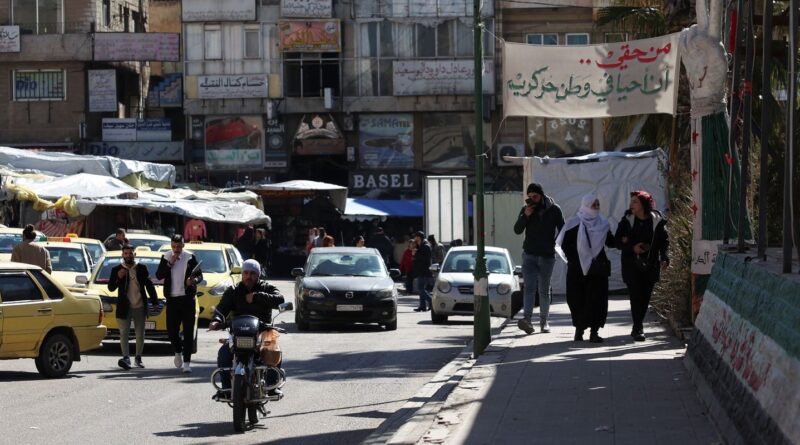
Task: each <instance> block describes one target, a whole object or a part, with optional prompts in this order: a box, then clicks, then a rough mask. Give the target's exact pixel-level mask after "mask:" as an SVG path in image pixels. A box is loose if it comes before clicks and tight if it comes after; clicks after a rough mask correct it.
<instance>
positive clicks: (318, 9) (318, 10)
mask: <svg viewBox="0 0 800 445" xmlns="http://www.w3.org/2000/svg"><path fill="white" fill-rule="evenodd" d="M332 15H333V7H332V2H331V0H281V17H287V18H288V17H299V18H303V17H310V18H329V17H331V16H332Z"/></svg>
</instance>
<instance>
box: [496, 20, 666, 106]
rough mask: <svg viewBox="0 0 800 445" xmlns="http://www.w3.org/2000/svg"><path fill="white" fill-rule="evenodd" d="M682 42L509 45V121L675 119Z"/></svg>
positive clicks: (505, 94)
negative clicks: (667, 116)
mask: <svg viewBox="0 0 800 445" xmlns="http://www.w3.org/2000/svg"><path fill="white" fill-rule="evenodd" d="M679 36H680V34H679V33H675V34H669V35H666V36H662V37H655V38H652V39H644V40H634V41H629V42H619V43H608V44H603V45H586V46H548V45H544V46H543V45H526V44H521V43H508V42H506V44H505V47H504V49H503V85H502V86H503V113H504V114H503V115H504V116H540V117H560V118H596V117H611V116H629V115H636V114H655V113H666V114H675V108H676V103H677V94H678V89H677V88H676V82H677V79H678V76H679V73H680V65H679V63H680V59H679V54H678V37H679Z"/></svg>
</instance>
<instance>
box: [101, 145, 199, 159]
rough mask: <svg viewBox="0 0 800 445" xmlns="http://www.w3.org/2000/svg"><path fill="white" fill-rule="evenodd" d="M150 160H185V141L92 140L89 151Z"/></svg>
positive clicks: (117, 156) (103, 154) (122, 157)
mask: <svg viewBox="0 0 800 445" xmlns="http://www.w3.org/2000/svg"><path fill="white" fill-rule="evenodd" d="M88 154H90V155H94V156H113V157H115V158H121V159H131V160H135V161H150V162H175V161H178V162H183V141H175V142H110V143H109V142H92V143H89V153H88Z"/></svg>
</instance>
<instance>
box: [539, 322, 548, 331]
mask: <svg viewBox="0 0 800 445" xmlns="http://www.w3.org/2000/svg"><path fill="white" fill-rule="evenodd" d="M539 327H540V328H541V329H542V332H543V333H545V334H547V333H549V332H550V323H548V322H547V320H545V321H543V322H541V323H539Z"/></svg>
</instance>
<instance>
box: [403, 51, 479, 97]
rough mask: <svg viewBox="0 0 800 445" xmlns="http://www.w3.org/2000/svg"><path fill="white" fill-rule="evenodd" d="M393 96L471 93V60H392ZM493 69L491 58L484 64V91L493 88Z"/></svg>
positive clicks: (472, 87) (473, 87) (472, 63)
mask: <svg viewBox="0 0 800 445" xmlns="http://www.w3.org/2000/svg"><path fill="white" fill-rule="evenodd" d="M392 80H393V85H394V95H395V96H425V95H456V94H473V93H474V91H475V62H474V61H473V60H467V59H464V60H404V61H394V62H392ZM493 86H494V68H493V65H492V62H491V60H487V61H484V64H483V92H484V94H491V93H492V91H494V87H493Z"/></svg>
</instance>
